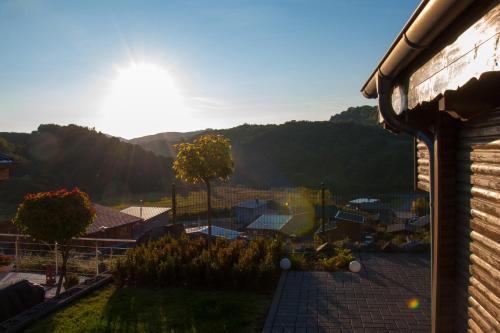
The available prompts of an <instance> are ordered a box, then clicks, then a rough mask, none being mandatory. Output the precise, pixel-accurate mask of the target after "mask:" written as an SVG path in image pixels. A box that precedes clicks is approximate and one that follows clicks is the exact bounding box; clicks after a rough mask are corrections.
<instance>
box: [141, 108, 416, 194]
mask: <svg viewBox="0 0 500 333" xmlns="http://www.w3.org/2000/svg"><path fill="white" fill-rule="evenodd" d="M376 124H377V108H376V107H374V106H360V107H352V108H349V109H347V110H346V111H344V112H341V113H340V114H337V115H335V116H333V117H332V118H331V119H330V121H316V122H309V121H291V122H288V123H285V124H282V125H241V126H237V127H234V128H230V129H224V130H206V131H201V132H190V133H186V134H187V135H185V133H176V134H177V135H176V136H174V137H172V136H171V137H170V140H169V139H168V138H167V136H166V134H167V133H164V134H157V135H155V136H153V137H142V138H138V139H134V140H131V142H137V143H138V144H140V145H141V146H142V147H143V148H145V149H147V150H150V151H152V152H155V153H156V154H159V155H163V156H169V157H175V152H174V151H173V148H172V144H173V143H177V142H179V141H183V139H184V141H191V140H192V139H193V138H195V137H196V136H197V135H200V134H202V133H220V134H223V135H225V136H227V137H228V138H229V139H231V142H232V146H233V154H234V158H235V164H236V168H235V174H234V176H233V177H232V178H231V182H233V183H235V184H245V185H253V186H295V185H304V186H317V185H318V184H319V183H321V182H322V181H325V182H326V183H327V184H328V185H329V186H331V187H332V188H333V189H334V190H335V191H342V192H359V193H361V192H365V193H367V192H372V193H373V192H385V191H394V190H398V189H405V190H407V189H409V188H410V187H411V183H412V176H411V174H410V170H411V169H412V168H411V166H412V140H411V139H410V138H409V137H407V136H404V135H400V136H395V135H393V134H390V133H389V132H387V131H385V130H383V129H382V128H380V127H378V126H376ZM162 135H163V137H164V138H162Z"/></svg>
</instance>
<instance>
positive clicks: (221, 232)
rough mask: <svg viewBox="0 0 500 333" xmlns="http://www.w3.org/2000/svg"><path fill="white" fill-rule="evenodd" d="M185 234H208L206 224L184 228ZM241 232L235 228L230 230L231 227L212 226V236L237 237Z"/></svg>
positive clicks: (231, 238)
mask: <svg viewBox="0 0 500 333" xmlns="http://www.w3.org/2000/svg"><path fill="white" fill-rule="evenodd" d="M186 234H188V235H201V236H204V237H206V236H208V226H207V225H203V226H199V227H193V228H186ZM241 235H242V233H241V232H238V231H236V230H231V229H226V228H221V227H217V226H214V225H213V226H212V237H221V238H225V239H230V240H233V239H237V238H239V237H241Z"/></svg>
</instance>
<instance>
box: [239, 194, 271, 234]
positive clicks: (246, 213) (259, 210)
mask: <svg viewBox="0 0 500 333" xmlns="http://www.w3.org/2000/svg"><path fill="white" fill-rule="evenodd" d="M269 212H270V211H269V201H267V200H261V199H253V200H244V201H240V202H238V203H237V204H236V205H234V206H233V207H232V208H231V216H232V217H233V221H234V223H235V224H236V225H237V226H238V227H244V226H246V225H248V224H249V223H251V222H253V221H255V219H257V218H258V217H259V216H261V215H264V214H268V213H269Z"/></svg>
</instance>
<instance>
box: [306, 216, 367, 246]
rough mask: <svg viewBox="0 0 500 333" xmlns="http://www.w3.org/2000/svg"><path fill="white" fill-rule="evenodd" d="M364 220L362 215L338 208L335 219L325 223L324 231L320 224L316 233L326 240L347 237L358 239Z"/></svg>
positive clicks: (330, 240) (332, 240)
mask: <svg viewBox="0 0 500 333" xmlns="http://www.w3.org/2000/svg"><path fill="white" fill-rule="evenodd" d="M364 221H365V218H364V216H363V215H359V214H353V213H348V212H344V211H340V210H339V211H338V212H337V214H336V215H335V219H334V220H333V221H329V222H328V223H326V224H325V228H324V232H323V226H320V227H319V229H318V230H317V232H316V233H317V234H318V235H319V236H320V237H321V238H323V240H324V241H327V242H334V241H338V240H343V239H346V238H349V239H350V240H351V241H360V240H361V229H362V227H363V223H364Z"/></svg>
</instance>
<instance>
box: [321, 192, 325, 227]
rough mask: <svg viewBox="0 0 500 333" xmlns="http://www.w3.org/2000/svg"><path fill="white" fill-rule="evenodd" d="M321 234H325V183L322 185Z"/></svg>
mask: <svg viewBox="0 0 500 333" xmlns="http://www.w3.org/2000/svg"><path fill="white" fill-rule="evenodd" d="M321 232H323V233H325V183H321Z"/></svg>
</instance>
